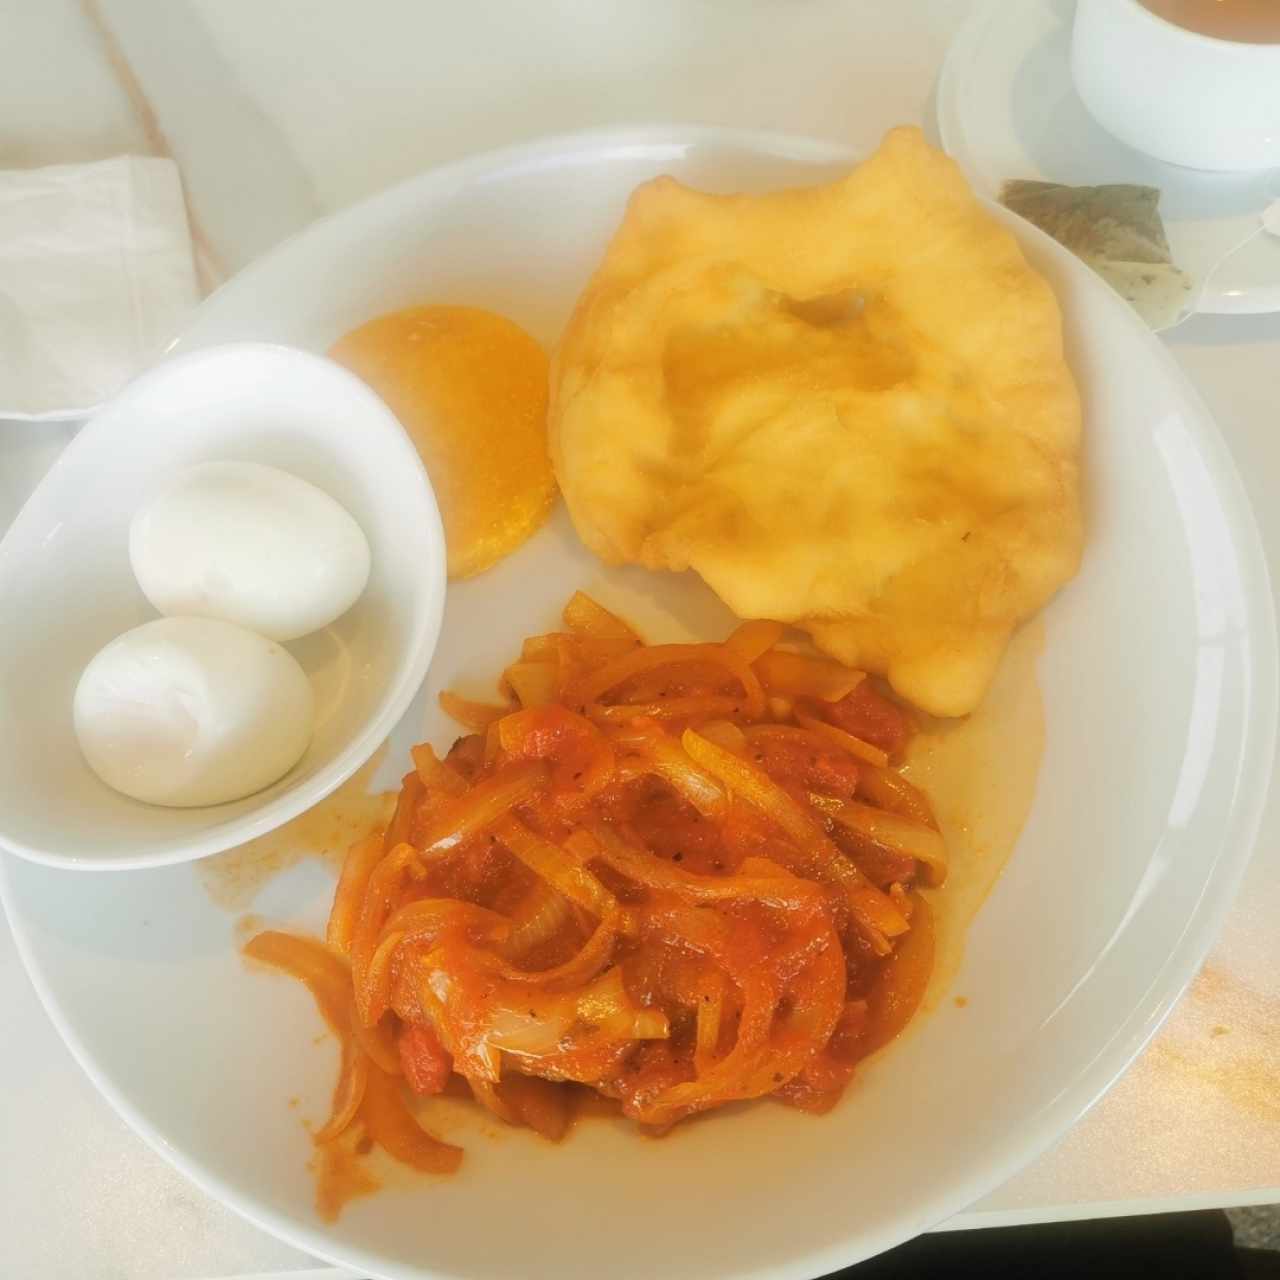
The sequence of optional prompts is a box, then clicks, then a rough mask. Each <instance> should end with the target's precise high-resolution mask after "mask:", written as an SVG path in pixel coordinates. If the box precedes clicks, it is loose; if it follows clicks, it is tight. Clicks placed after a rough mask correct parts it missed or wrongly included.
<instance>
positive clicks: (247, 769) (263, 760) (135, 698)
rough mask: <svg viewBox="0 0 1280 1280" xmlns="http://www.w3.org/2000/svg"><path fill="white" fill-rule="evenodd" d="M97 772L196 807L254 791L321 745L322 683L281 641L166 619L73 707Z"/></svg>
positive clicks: (230, 627)
mask: <svg viewBox="0 0 1280 1280" xmlns="http://www.w3.org/2000/svg"><path fill="white" fill-rule="evenodd" d="M73 711H74V719H75V731H76V737H77V739H78V740H79V743H80V749H81V751H82V752H83V753H84V758H85V760H86V761H87V762H88V764H89V767H90V768H91V769H92V770H93V771H94V773H96V774H97V775H98V777H99V778H101V779H102V781H103V782H105V783H106V784H107V786H109V787H113V788H114V789H115V790H116V791H120V792H123V793H124V794H125V795H127V796H132V797H133V798H134V799H135V800H145V801H147V802H148V803H150V804H159V805H170V806H175V807H181V808H187V807H191V806H195V805H208V804H222V803H224V802H226V801H228V800H238V799H240V798H241V797H243V796H247V795H252V794H253V793H254V792H255V791H260V790H261V789H262V788H263V787H266V786H270V785H271V783H273V782H275V781H276V780H277V779H278V778H281V777H283V775H284V774H286V773H287V772H288V771H289V770H290V769H291V768H292V767H293V766H294V765H295V764H296V763H297V762H298V760H299V759H300V758H301V756H302V753H303V752H304V751H305V750H306V749H307V744H308V743H309V742H310V741H311V733H312V729H313V727H314V721H315V704H314V696H313V694H312V690H311V684H310V682H309V681H308V679H307V677H306V675H305V674H304V673H303V670H302V668H301V667H300V666H299V665H298V662H297V659H295V658H294V657H293V655H292V654H291V653H289V652H288V651H287V650H286V649H283V648H282V647H281V646H280V645H279V644H276V643H275V642H273V641H271V640H268V639H266V638H265V637H263V636H260V635H255V634H254V633H253V632H252V631H247V630H245V628H243V627H239V626H236V625H235V624H233V623H230V622H222V621H220V620H217V619H213V618H159V619H157V620H156V621H154V622H148V623H145V624H144V625H143V626H140V627H135V628H134V629H133V630H132V631H126V632H125V634H124V635H122V636H118V637H117V638H116V639H115V640H113V641H111V643H110V644H108V645H107V646H106V647H105V648H104V649H102V650H101V651H100V652H99V653H98V654H97V656H96V657H94V658H93V660H92V661H91V662H90V663H89V665H88V666H87V667H86V668H85V670H84V674H83V675H82V676H81V677H80V683H79V685H78V686H77V687H76V692H75V700H74V704H73Z"/></svg>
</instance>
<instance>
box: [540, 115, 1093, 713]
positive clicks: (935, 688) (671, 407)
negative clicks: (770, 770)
mask: <svg viewBox="0 0 1280 1280" xmlns="http://www.w3.org/2000/svg"><path fill="white" fill-rule="evenodd" d="M1080 435H1081V414H1080V404H1079V398H1078V395H1077V392H1076V387H1075V383H1074V381H1073V379H1072V376H1071V372H1070V370H1069V369H1068V367H1067V364H1066V361H1065V359H1064V356H1063V349H1062V327H1061V316H1060V312H1059V309H1058V304H1057V301H1056V299H1055V297H1054V295H1053V292H1052V290H1051V289H1050V287H1049V285H1048V284H1047V283H1046V282H1045V280H1044V279H1043V278H1042V277H1041V276H1040V275H1038V274H1037V273H1036V272H1035V271H1034V270H1033V269H1032V268H1031V267H1030V266H1029V265H1028V263H1027V262H1026V260H1025V259H1024V257H1023V256H1022V253H1021V251H1020V249H1019V248H1018V246H1017V244H1016V242H1015V241H1014V239H1013V237H1012V235H1010V234H1009V232H1008V231H1006V230H1005V229H1004V228H1003V227H1002V226H1001V225H1000V224H999V222H998V221H997V220H996V219H995V218H994V217H992V215H991V214H990V213H989V212H988V211H987V210H986V209H984V208H983V206H982V205H981V204H980V203H979V201H978V200H977V199H976V198H975V197H974V195H973V193H972V192H971V191H970V189H969V187H968V185H967V183H966V182H965V180H964V178H963V176H962V175H961V173H960V171H959V170H958V169H957V167H956V166H955V165H954V164H953V163H952V162H951V161H950V160H949V159H947V158H946V157H945V156H943V155H942V154H941V153H940V152H938V151H936V150H934V149H933V148H932V147H930V146H929V145H928V143H927V142H926V141H925V139H924V137H923V135H922V134H921V133H920V131H919V130H918V129H914V128H899V129H895V130H893V131H891V132H890V133H889V134H888V135H886V137H885V139H884V141H883V142H882V144H881V146H880V147H879V149H878V150H877V151H876V152H875V154H874V155H872V156H871V157H870V158H869V159H868V160H866V161H865V162H864V163H862V164H861V165H859V166H858V167H857V168H856V169H854V170H853V171H852V172H851V173H850V174H849V175H848V176H846V177H844V178H842V179H840V180H838V181H836V182H833V183H831V184H829V185H825V186H818V187H808V188H794V189H788V190H781V191H776V192H772V193H768V194H765V195H728V196H726V195H712V194H708V193H705V192H700V191H695V190H692V189H690V188H688V187H686V186H683V185H682V184H680V183H679V182H677V181H675V180H673V179H670V178H659V179H657V180H656V181H653V182H650V183H646V184H645V185H643V186H641V187H640V188H638V189H637V190H636V191H635V193H634V194H633V195H632V198H631V200H630V203H629V205H628V207H627V211H626V214H625V216H624V218H623V220H622V223H621V226H620V227H619V228H618V231H617V232H616V234H615V236H614V238H613V240H612V242H611V244H610V245H609V247H608V250H607V252H606V253H605V256H604V259H603V261H602V262H601V264H600V266H599V268H598V269H597V271H596V273H595V275H594V277H593V278H592V279H591V281H590V283H589V284H588V286H587V288H586V290H585V292H584V293H583V295H582V297H581V298H580V300H579V302H578V305H577V307H576V309H575V312H574V314H573V317H572V318H571V320H570V323H569V325H568V328H567V330H566V332H565V335H564V338H563V341H562V344H561V347H560V350H559V352H558V355H557V359H556V362H555V366H554V369H553V374H552V403H551V412H550V444H551V451H552V460H553V463H554V466H555V469H556V474H557V477H558V479H559V482H560V485H561V488H562V490H563V492H564V495H565V498H566V501H567V503H568V506H569V510H570V513H571V514H572V517H573V520H574V523H575V525H576V527H577V529H578V532H579V534H580V536H581V537H582V538H583V540H584V541H585V542H586V544H587V545H588V546H589V547H590V548H591V549H592V550H593V551H594V552H595V553H596V554H598V555H599V556H601V557H602V558H603V559H604V560H606V561H608V562H610V563H636V564H641V565H645V566H647V567H648V568H651V569H671V570H684V569H694V570H696V571H697V572H698V573H699V574H700V575H701V576H702V577H703V578H704V579H705V580H706V581H707V583H708V584H709V585H710V586H711V587H712V589H713V590H715V591H716V593H717V594H718V595H719V596H720V597H721V598H722V599H723V600H724V601H725V602H726V604H728V605H729V607H730V608H731V609H733V610H734V612H735V613H737V614H738V615H739V616H741V617H744V618H758V617H759V618H773V619H777V620H779V621H782V622H788V623H794V624H796V625H797V626H800V627H803V628H804V629H806V630H807V631H808V632H809V633H810V634H811V636H812V637H813V640H814V642H815V643H816V644H817V645H818V646H819V647H820V648H822V649H824V650H826V651H827V652H829V653H831V654H832V655H833V656H835V657H837V658H838V659H839V660H840V661H842V662H844V663H847V664H850V665H856V666H860V667H863V668H865V669H867V670H870V671H873V672H876V673H878V674H881V675H883V676H884V677H886V678H887V680H888V681H889V683H890V684H891V685H892V687H893V688H894V689H895V690H896V691H897V692H898V693H899V694H901V695H902V696H903V697H905V698H906V699H908V700H909V701H910V702H912V703H914V704H915V705H916V706H918V707H920V708H922V709H923V710H925V711H927V712H930V713H932V714H935V715H944V716H957V715H964V714H966V713H967V712H969V711H971V710H972V709H973V708H974V707H975V706H976V705H977V703H978V702H979V701H980V699H981V697H982V695H983V692H984V691H985V689H986V687H987V685H988V683H989V681H990V679H991V676H992V674H993V672H994V670H995V668H996V665H997V663H998V662H999V659H1000V656H1001V654H1002V653H1003V651H1004V649H1005V646H1006V644H1007V643H1008V640H1009V636H1010V634H1011V633H1012V631H1013V629H1014V628H1015V627H1016V626H1017V625H1018V624H1019V623H1020V622H1021V621H1023V620H1024V619H1025V618H1027V617H1028V616H1030V615H1031V614H1032V613H1034V612H1035V611H1036V610H1038V609H1039V608H1040V607H1041V606H1042V605H1043V604H1044V603H1045V602H1046V601H1047V600H1048V599H1049V598H1050V597H1051V596H1052V595H1053V593H1054V592H1055V591H1056V590H1057V589H1058V588H1059V587H1060V586H1061V585H1062V584H1063V583H1064V582H1065V581H1067V579H1069V578H1070V577H1071V576H1072V574H1073V573H1074V572H1075V571H1076V568H1077V566H1078V563H1079V558H1080V552H1081V543H1082V526H1081V514H1080V500H1079V450H1080Z"/></svg>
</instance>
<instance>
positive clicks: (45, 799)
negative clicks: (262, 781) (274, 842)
mask: <svg viewBox="0 0 1280 1280" xmlns="http://www.w3.org/2000/svg"><path fill="white" fill-rule="evenodd" d="M215 459H227V460H236V461H246V462H260V463H266V464H269V465H271V466H276V467H281V468H283V469H284V470H286V471H291V472H293V473H294V474H295V475H298V476H301V477H302V478H303V479H306V480H309V481H311V482H312V483H313V484H315V485H318V486H319V487H320V488H321V489H323V490H324V491H325V492H326V493H329V494H331V495H332V496H333V497H334V498H335V499H337V501H338V502H340V503H341V504H342V505H343V506H344V507H346V509H347V510H348V511H349V512H350V513H351V514H352V515H353V516H354V517H355V519H356V520H357V521H358V522H359V524H360V526H361V528H362V529H363V530H364V532H365V536H366V537H367V538H368V539H369V546H370V549H371V551H372V561H373V563H372V571H371V573H370V577H369V585H368V587H367V588H366V589H365V592H364V594H363V595H362V596H361V597H360V599H359V601H357V603H356V604H355V605H354V607H353V608H351V609H350V610H349V611H348V612H347V613H346V614H344V615H343V616H342V617H341V618H339V619H338V620H337V622H335V623H334V624H333V625H332V626H330V627H328V628H326V629H325V630H324V631H320V632H317V633H316V634H314V635H311V636H307V637H304V638H303V639H301V640H298V641H294V642H292V643H290V644H289V645H288V646H287V647H288V648H289V650H290V651H291V652H292V653H293V654H294V656H295V657H296V658H297V659H298V660H299V662H301V664H302V666H303V669H304V670H305V671H306V672H307V675H308V676H309V677H310V678H311V681H312V684H313V685H314V687H315V689H316V695H317V698H316V705H317V723H316V731H315V737H314V738H313V740H312V743H311V745H310V747H309V748H308V749H307V752H306V754H305V755H304V756H303V758H302V759H301V760H300V761H299V762H298V764H297V765H295V766H294V768H293V769H291V770H290V771H289V773H287V774H286V775H285V776H284V777H283V778H281V779H280V781H279V782H277V783H275V784H274V785H272V786H270V787H268V788H267V789H265V790H264V791H260V792H258V793H257V794H256V795H252V796H249V797H247V798H246V799H244V800H238V801H233V802H231V803H229V804H223V805H214V806H210V807H207V808H199V809H165V808H157V807H155V806H152V805H147V804H142V803H140V802H138V801H134V800H130V799H127V798H126V797H125V796H122V795H119V794H117V793H116V792H114V791H112V790H111V789H110V788H108V787H107V786H106V785H105V784H104V783H102V782H101V781H99V779H98V778H97V777H96V776H95V775H94V774H93V773H92V772H91V771H90V770H89V767H88V766H87V765H86V764H85V762H84V760H83V758H82V757H81V754H80V750H79V747H78V745H77V742H76V737H75V732H74V728H73V725H72V714H71V700H72V694H73V692H74V690H75V686H76V681H77V680H78V679H79V676H80V673H81V671H82V670H83V669H84V666H85V664H86V663H87V662H88V661H89V659H90V658H92V657H93V655H94V654H95V653H96V652H97V651H98V650H99V649H100V648H101V647H102V646H103V645H104V644H106V643H107V641H109V640H111V639H113V638H114V637H115V636H117V635H119V634H120V633H121V632H123V631H127V630H128V629H129V628H130V627H134V626H137V625H138V624H139V623H142V622H146V621H148V620H149V619H151V618H154V617H155V616H156V614H155V611H154V610H153V609H152V608H151V606H150V605H149V604H148V603H147V601H146V599H145V598H144V597H143V595H142V592H141V591H140V590H139V589H138V585H137V583H136V582H135V581H134V577H133V572H132V570H131V569H130V566H129V538H128V532H129V521H130V519H131V517H132V516H133V514H134V512H135V511H137V509H138V508H139V507H140V506H141V505H142V504H143V503H144V502H145V501H146V500H147V498H148V497H150V496H151V494H152V493H153V492H154V491H155V490H156V489H157V488H158V487H159V486H161V485H163V484H164V483H165V481H166V480H167V478H168V477H169V476H171V475H172V474H173V473H174V472H175V471H176V470H178V469H180V468H182V467H186V466H190V465H191V464H193V463H197V462H205V461H212V460H215ZM444 591H445V553H444V533H443V530H442V528H441V524H440V516H439V512H438V511H437V509H436V503H435V498H434V496H433V494H432V491H431V486H430V482H429V481H428V479H427V475H426V471H425V470H424V469H423V466H422V463H421V461H420V459H419V458H418V454H417V451H416V450H415V449H414V447H413V445H412V443H411V442H410V440H409V438H408V436H407V435H406V434H405V432H404V429H403V428H402V427H401V426H400V423H399V422H398V421H397V420H396V418H395V416H394V415H393V414H392V413H391V411H390V410H389V409H388V408H387V407H386V405H384V404H383V403H382V401H381V400H379V399H378V397H377V396H376V395H374V394H373V392H372V391H370V390H369V389H368V387H366V386H365V385H364V383H362V382H361V381H360V380H359V379H358V378H355V377H354V376H352V375H351V374H350V373H348V372H347V371H346V370H345V369H342V368H341V367H340V366H338V365H336V364H334V363H333V362H332V361H329V360H326V359H324V358H323V357H321V356H316V355H311V354H308V353H307V352H304V351H299V350H295V349H294V348H291V347H283V346H275V345H271V344H268V343H256V342H255V343H235V344H230V345H226V346H219V347H211V348H208V349H205V350H201V351H196V352H193V353H191V354H188V355H182V356H178V357H175V358H173V359H171V360H169V361H167V362H166V363H164V364H162V365H160V366H159V367H158V368H156V369H153V370H152V371H151V372H149V373H147V374H145V375H144V376H142V377H140V378H139V379H137V381H135V382H133V383H132V384H131V385H130V386H128V387H127V388H125V390H124V391H123V392H122V393H121V394H120V395H119V396H118V397H117V398H116V399H115V400H114V401H112V402H111V403H110V404H109V405H107V406H105V407H104V408H103V409H101V410H100V411H99V412H98V413H97V414H96V415H95V416H94V417H93V419H91V420H90V421H89V422H88V423H87V424H86V426H85V427H84V429H83V430H82V431H81V432H80V434H79V435H78V436H77V437H76V439H75V440H74V441H73V442H72V444H71V445H70V446H69V447H68V449H67V450H66V452H65V453H64V454H63V455H62V456H61V458H59V459H58V461H57V462H56V463H55V464H54V466H53V468H52V470H51V471H50V472H49V474H48V475H47V476H46V477H45V480H44V482H43V483H42V484H41V485H40V487H39V488H38V489H37V490H36V492H35V493H34V494H33V495H32V497H31V499H30V501H29V502H28V503H27V505H26V507H25V508H24V509H23V511H22V513H21V514H20V515H19V516H18V518H17V520H16V521H15V522H14V524H13V526H12V528H11V529H10V530H9V532H8V534H7V535H6V537H5V538H4V541H3V542H0V601H3V602H4V608H3V611H0V847H3V848H5V849H8V850H10V851H11V852H13V853H16V854H18V855H19V856H20V857H23V858H29V859H31V860H32V861H34V862H43V863H47V864H49V865H52V866H62V867H76V868H80V869H84V870H94V869H119V870H123V869H131V868H137V867H156V866H163V865H165V864H168V863H175V862H186V861H189V860H191V859H194V858H200V857H204V856H205V855H207V854H211V853H217V852H218V851H219V850H222V849H227V848H230V847H232V846H233V845H237V844H241V843H243V842H244V841H246V840H250V839H252V838H253V837H255V836H259V835H262V834H263V833H264V832H267V831H270V830H272V829H273V828H275V827H278V826H280V825H281V824H282V823H284V822H287V821H288V820H289V819H290V818H293V817H295V816H296V815H297V814H299V813H302V812H303V811H304V810H305V809H309V808H310V807H311V806H312V805H314V804H315V803H316V802H317V801H319V800H320V799H322V798H323V797H324V796H326V795H328V794H329V792H331V791H332V790H334V788H335V787H337V786H339V785H340V784H341V783H342V782H343V781H345V780H346V779H347V778H348V777H350V775H351V774H352V773H354V772H355V771H356V770H357V769H358V768H359V767H360V766H361V765H362V764H364V763H365V761H367V760H368V759H369V757H370V756H371V755H372V754H373V752H374V751H375V750H376V749H377V748H378V746H379V745H380V744H381V743H382V742H383V741H384V739H385V738H386V737H387V735H388V733H390V731H391V729H392V727H393V726H394V725H395V723H396V721H397V720H398V719H399V718H400V716H401V715H402V714H403V713H404V711H405V709H406V708H407V707H408V705H409V703H410V702H411V701H412V699H413V697H414V694H415V693H416V692H417V690H418V688H419V686H420V685H421V684H422V680H423V677H424V676H425V674H426V670H427V666H428V664H429V663H430V661H431V656H432V653H433V652H434V650H435V645H436V638H437V636H438V634H439V631H440V620H441V616H442V612H443V608H444Z"/></svg>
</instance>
